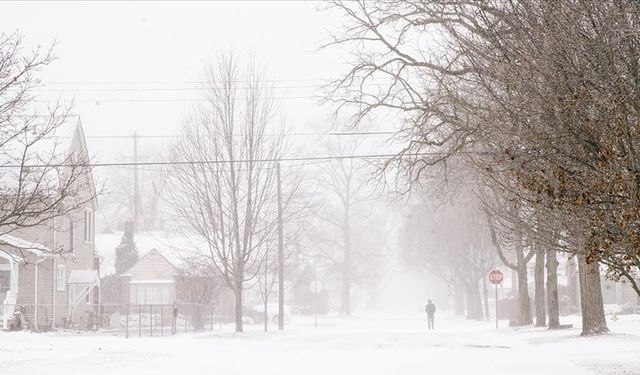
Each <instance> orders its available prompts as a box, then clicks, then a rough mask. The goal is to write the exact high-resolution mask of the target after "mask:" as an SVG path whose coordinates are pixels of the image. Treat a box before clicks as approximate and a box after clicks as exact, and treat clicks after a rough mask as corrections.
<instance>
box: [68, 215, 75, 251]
mask: <svg viewBox="0 0 640 375" xmlns="http://www.w3.org/2000/svg"><path fill="white" fill-rule="evenodd" d="M69 248H70V249H69V250H70V252H71V254H75V253H76V222H75V221H73V219H71V218H69Z"/></svg>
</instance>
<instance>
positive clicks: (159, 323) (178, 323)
mask: <svg viewBox="0 0 640 375" xmlns="http://www.w3.org/2000/svg"><path fill="white" fill-rule="evenodd" d="M228 321H229V317H227V316H218V315H217V314H216V307H215V306H211V305H203V304H196V303H176V304H145V305H138V304H81V305H78V306H75V307H70V306H69V305H61V304H58V305H54V304H23V305H7V304H5V305H0V328H2V325H4V324H5V323H6V327H4V328H5V329H6V330H10V331H11V330H13V331H17V330H31V331H36V332H48V331H78V332H82V331H84V332H98V333H104V334H112V335H121V336H125V337H131V336H138V337H142V336H168V335H174V334H176V333H186V332H198V331H205V330H214V329H216V328H219V327H220V325H221V324H223V323H225V322H228Z"/></svg>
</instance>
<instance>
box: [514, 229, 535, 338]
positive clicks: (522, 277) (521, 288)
mask: <svg viewBox="0 0 640 375" xmlns="http://www.w3.org/2000/svg"><path fill="white" fill-rule="evenodd" d="M515 250H516V257H517V259H518V264H517V265H518V306H519V314H518V321H517V322H514V323H515V325H518V326H526V325H529V324H532V323H533V317H532V316H531V300H530V299H529V278H528V275H527V263H526V261H525V256H524V249H523V248H522V239H520V240H517V239H516V245H515Z"/></svg>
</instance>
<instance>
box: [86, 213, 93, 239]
mask: <svg viewBox="0 0 640 375" xmlns="http://www.w3.org/2000/svg"><path fill="white" fill-rule="evenodd" d="M92 240H93V212H92V211H91V210H89V209H87V210H85V211H84V242H87V243H91V241H92Z"/></svg>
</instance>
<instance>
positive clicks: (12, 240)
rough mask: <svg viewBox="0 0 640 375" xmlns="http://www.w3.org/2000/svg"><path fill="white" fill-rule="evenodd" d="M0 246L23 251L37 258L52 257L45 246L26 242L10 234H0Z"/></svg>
mask: <svg viewBox="0 0 640 375" xmlns="http://www.w3.org/2000/svg"><path fill="white" fill-rule="evenodd" d="M0 244H5V245H9V246H12V247H15V248H17V249H20V250H25V251H28V252H31V253H33V254H35V255H38V256H53V255H52V253H53V252H52V251H51V249H49V248H48V247H47V246H45V245H43V244H41V243H37V242H32V241H27V240H24V239H22V238H19V237H16V236H12V235H10V234H0Z"/></svg>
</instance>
